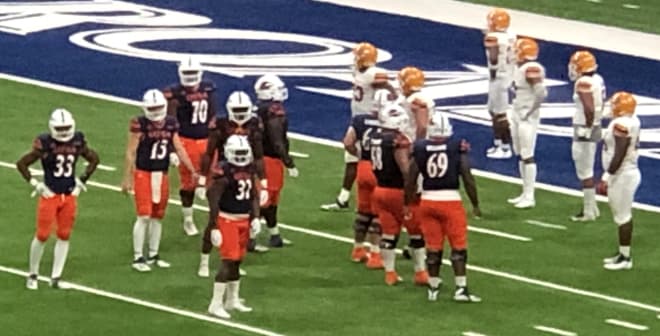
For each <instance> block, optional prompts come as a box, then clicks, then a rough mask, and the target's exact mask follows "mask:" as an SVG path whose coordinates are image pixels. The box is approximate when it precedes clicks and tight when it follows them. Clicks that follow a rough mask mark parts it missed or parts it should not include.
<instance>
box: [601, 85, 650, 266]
mask: <svg viewBox="0 0 660 336" xmlns="http://www.w3.org/2000/svg"><path fill="white" fill-rule="evenodd" d="M610 102H611V105H612V117H613V119H612V121H610V123H609V125H608V126H607V129H606V130H605V132H603V155H602V161H603V162H602V163H603V170H604V171H605V172H604V173H603V176H602V178H601V183H600V184H599V188H598V189H599V192H600V193H601V194H607V198H608V201H609V204H610V208H611V209H612V216H613V217H614V222H615V223H616V224H617V225H618V226H619V253H617V254H616V255H615V256H614V257H611V258H605V259H604V260H603V262H604V267H605V268H606V269H608V270H614V271H616V270H626V269H631V268H632V266H633V261H632V257H631V256H630V245H631V240H632V231H633V219H632V203H633V199H634V198H635V192H636V191H637V188H638V187H639V184H640V183H641V182H642V176H641V173H640V171H639V168H638V166H637V156H638V154H637V146H638V145H639V133H640V130H641V124H640V121H639V118H637V116H636V115H635V107H636V106H637V102H636V101H635V97H633V95H632V94H630V93H628V92H617V93H615V94H614V96H612V98H611V100H610Z"/></svg>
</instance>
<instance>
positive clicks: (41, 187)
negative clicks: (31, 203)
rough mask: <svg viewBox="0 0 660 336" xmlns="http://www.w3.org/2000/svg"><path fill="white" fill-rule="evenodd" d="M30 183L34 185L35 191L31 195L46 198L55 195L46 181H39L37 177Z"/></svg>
mask: <svg viewBox="0 0 660 336" xmlns="http://www.w3.org/2000/svg"><path fill="white" fill-rule="evenodd" d="M30 185H31V186H33V187H34V191H33V192H32V194H31V195H30V197H34V196H37V195H40V196H43V197H45V198H51V197H54V196H55V193H54V192H53V191H52V190H50V188H48V186H47V185H46V184H45V183H43V182H39V181H37V179H35V178H31V179H30Z"/></svg>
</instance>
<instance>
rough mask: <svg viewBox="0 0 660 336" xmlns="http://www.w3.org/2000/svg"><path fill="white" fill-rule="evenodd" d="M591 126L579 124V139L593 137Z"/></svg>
mask: <svg viewBox="0 0 660 336" xmlns="http://www.w3.org/2000/svg"><path fill="white" fill-rule="evenodd" d="M592 130H593V129H592V128H591V127H585V126H578V128H577V137H578V139H591V132H592Z"/></svg>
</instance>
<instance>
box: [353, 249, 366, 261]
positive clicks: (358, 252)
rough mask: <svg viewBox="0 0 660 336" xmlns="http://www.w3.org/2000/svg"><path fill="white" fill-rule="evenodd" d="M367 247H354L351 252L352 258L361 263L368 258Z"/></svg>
mask: <svg viewBox="0 0 660 336" xmlns="http://www.w3.org/2000/svg"><path fill="white" fill-rule="evenodd" d="M368 257H369V256H368V254H367V249H365V248H364V247H354V248H353V251H352V252H351V260H352V261H353V262H356V263H361V262H363V261H365V260H367V259H368Z"/></svg>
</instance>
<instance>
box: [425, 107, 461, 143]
mask: <svg viewBox="0 0 660 336" xmlns="http://www.w3.org/2000/svg"><path fill="white" fill-rule="evenodd" d="M452 134H454V129H453V127H452V126H451V122H449V118H447V115H445V114H444V113H442V112H440V111H436V112H433V115H432V116H431V120H429V125H428V128H427V129H426V138H427V139H441V138H448V137H450V136H451V135H452Z"/></svg>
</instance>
